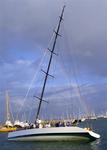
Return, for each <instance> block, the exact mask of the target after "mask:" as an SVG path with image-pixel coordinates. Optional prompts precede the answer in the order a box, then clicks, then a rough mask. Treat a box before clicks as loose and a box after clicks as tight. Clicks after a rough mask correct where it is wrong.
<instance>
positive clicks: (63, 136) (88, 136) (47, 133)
mask: <svg viewBox="0 0 107 150" xmlns="http://www.w3.org/2000/svg"><path fill="white" fill-rule="evenodd" d="M98 138H100V135H98V134H96V133H94V132H92V131H88V130H86V129H83V128H79V127H54V128H41V129H40V128H36V129H27V130H20V131H15V132H11V133H9V134H8V140H14V141H73V140H95V139H98Z"/></svg>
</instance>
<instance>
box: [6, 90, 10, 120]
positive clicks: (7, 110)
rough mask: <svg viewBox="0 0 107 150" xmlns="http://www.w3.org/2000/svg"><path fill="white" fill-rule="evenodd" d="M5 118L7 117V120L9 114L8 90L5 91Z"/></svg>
mask: <svg viewBox="0 0 107 150" xmlns="http://www.w3.org/2000/svg"><path fill="white" fill-rule="evenodd" d="M6 119H7V120H9V119H10V115H9V95H8V91H6Z"/></svg>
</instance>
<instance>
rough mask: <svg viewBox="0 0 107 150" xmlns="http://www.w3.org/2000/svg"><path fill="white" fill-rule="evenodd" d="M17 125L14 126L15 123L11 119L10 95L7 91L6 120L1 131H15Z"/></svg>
mask: <svg viewBox="0 0 107 150" xmlns="http://www.w3.org/2000/svg"><path fill="white" fill-rule="evenodd" d="M15 130H16V127H13V124H12V122H11V119H10V113H9V96H8V91H6V122H5V124H4V125H2V126H1V127H0V132H10V131H15Z"/></svg>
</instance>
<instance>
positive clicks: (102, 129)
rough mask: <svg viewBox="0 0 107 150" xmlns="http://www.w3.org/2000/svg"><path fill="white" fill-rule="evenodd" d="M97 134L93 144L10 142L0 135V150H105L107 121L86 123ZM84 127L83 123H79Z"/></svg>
mask: <svg viewBox="0 0 107 150" xmlns="http://www.w3.org/2000/svg"><path fill="white" fill-rule="evenodd" d="M86 124H90V125H91V126H92V128H93V129H95V131H96V132H97V133H99V134H100V135H101V139H100V140H96V141H94V142H87V143H84V142H81V143H80V142H75V143H74V142H12V141H8V140H7V134H0V150H107V120H106V119H98V120H95V121H94V120H92V121H89V122H87V123H86ZM81 126H84V123H81Z"/></svg>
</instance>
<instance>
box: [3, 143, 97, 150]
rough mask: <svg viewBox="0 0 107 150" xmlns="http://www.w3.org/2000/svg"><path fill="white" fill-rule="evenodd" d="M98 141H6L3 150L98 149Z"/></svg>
mask: <svg viewBox="0 0 107 150" xmlns="http://www.w3.org/2000/svg"><path fill="white" fill-rule="evenodd" d="M99 144H100V141H94V142H11V141H7V142H6V144H5V146H4V149H5V150H12V148H15V150H98V146H99Z"/></svg>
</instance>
